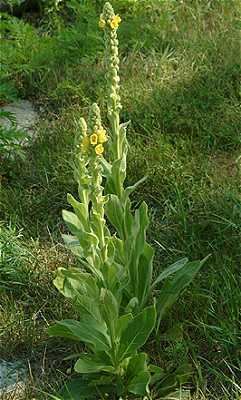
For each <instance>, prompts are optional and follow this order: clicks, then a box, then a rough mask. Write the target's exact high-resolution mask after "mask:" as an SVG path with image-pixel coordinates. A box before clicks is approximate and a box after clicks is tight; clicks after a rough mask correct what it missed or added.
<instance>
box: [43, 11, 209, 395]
mask: <svg viewBox="0 0 241 400" xmlns="http://www.w3.org/2000/svg"><path fill="white" fill-rule="evenodd" d="M120 22H121V18H120V17H119V15H116V14H115V13H114V10H113V8H112V6H111V5H110V3H106V4H105V5H104V8H103V12H102V14H101V16H100V20H99V27H100V28H101V29H102V30H103V31H104V37H105V45H106V49H105V61H106V83H107V110H108V119H109V128H108V129H106V128H105V127H104V126H103V123H102V120H101V113H100V109H99V107H98V105H97V104H93V105H92V107H91V109H90V112H89V118H88V121H87V122H86V121H85V119H83V118H81V119H80V133H79V134H78V135H77V137H76V157H75V167H74V174H75V179H76V181H77V184H78V194H79V200H76V199H75V198H74V197H73V196H72V195H70V194H69V195H68V202H69V204H70V205H71V206H72V208H73V211H63V219H64V221H65V222H66V224H67V226H68V228H69V230H70V231H71V235H63V237H64V240H65V243H66V246H67V247H68V248H69V249H70V250H71V251H72V252H73V253H74V254H75V256H76V257H77V258H78V259H79V261H80V267H79V268H77V267H76V268H73V267H72V268H68V269H65V268H59V269H58V273H57V276H56V278H55V280H54V284H55V286H56V287H57V289H58V290H59V291H60V292H61V293H62V294H63V295H64V296H65V297H66V298H69V299H70V300H71V301H72V303H73V305H74V307H75V309H76V311H77V313H78V315H79V319H78V320H64V321H60V322H57V323H56V324H55V325H53V326H51V327H50V328H49V333H50V335H52V336H61V337H65V338H68V339H72V340H74V341H76V342H79V343H83V344H85V348H84V350H83V351H82V352H80V354H78V355H77V356H76V357H77V361H76V363H75V365H74V370H75V372H77V373H79V374H81V381H79V385H80V386H78V391H79V396H80V397H79V398H80V399H87V398H92V397H88V396H91V395H92V392H94V391H95V388H96V387H98V393H100V392H101V390H103V391H104V392H108V393H111V394H112V395H116V396H123V395H126V394H127V393H132V394H134V395H141V396H143V395H147V396H148V395H149V394H150V387H152V386H154V387H155V390H156V391H157V393H158V395H159V396H162V395H163V396H164V395H166V394H168V393H170V392H172V391H173V390H175V388H176V387H177V386H178V385H179V386H180V384H181V383H182V382H183V376H185V377H186V373H185V371H184V370H183V371H182V370H181V369H180V368H176V371H174V374H173V373H167V374H164V372H163V371H162V370H161V369H160V368H158V366H154V365H151V364H150V363H148V356H147V354H146V353H144V352H142V351H140V349H141V347H142V346H143V345H144V344H145V343H146V341H147V340H148V338H149V336H150V334H151V332H152V331H153V330H154V329H155V330H156V332H157V331H158V329H159V326H160V322H161V320H162V318H163V316H164V315H166V312H167V311H168V310H169V308H170V307H171V306H172V305H173V303H174V302H175V301H176V299H177V297H178V295H179V294H180V292H181V291H182V290H183V289H184V288H185V287H186V286H187V285H188V284H189V283H190V282H191V281H192V279H193V278H194V276H195V275H196V274H197V272H198V271H199V269H200V268H201V266H202V264H203V262H204V260H203V261H201V262H199V261H196V262H188V260H187V259H186V258H184V259H181V260H179V261H177V262H176V263H174V264H173V265H171V266H169V267H168V268H167V269H165V270H164V271H162V272H161V273H160V274H159V275H158V276H157V278H156V279H155V280H153V271H152V264H153V257H154V250H153V248H152V246H151V245H150V244H148V243H147V241H146V231H147V228H148V225H149V218H148V207H147V204H146V203H145V202H143V203H142V204H141V205H140V207H139V208H137V209H135V210H134V211H133V208H132V204H131V200H130V195H131V193H132V192H133V191H134V190H135V189H136V187H137V186H138V185H139V184H141V183H142V182H143V180H144V179H142V180H140V181H139V182H137V183H136V184H134V185H133V186H129V187H125V184H124V183H125V178H126V158H127V151H128V142H127V138H126V129H127V124H123V123H120V111H121V98H120V78H119V56H118V39H117V29H118V27H119V24H120ZM106 154H107V156H106ZM167 278H168V279H167ZM160 285H161V286H160ZM175 372H176V373H175ZM75 387H76V386H75ZM81 396H82V397H81Z"/></svg>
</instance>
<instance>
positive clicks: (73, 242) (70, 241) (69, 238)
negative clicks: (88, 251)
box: [62, 234, 84, 258]
mask: <svg viewBox="0 0 241 400" xmlns="http://www.w3.org/2000/svg"><path fill="white" fill-rule="evenodd" d="M62 238H63V240H64V243H65V245H66V247H67V248H68V249H69V250H70V251H72V253H73V254H74V255H75V256H77V257H79V258H83V257H84V251H83V248H82V247H81V246H80V243H79V240H78V238H77V236H73V235H64V234H63V235H62Z"/></svg>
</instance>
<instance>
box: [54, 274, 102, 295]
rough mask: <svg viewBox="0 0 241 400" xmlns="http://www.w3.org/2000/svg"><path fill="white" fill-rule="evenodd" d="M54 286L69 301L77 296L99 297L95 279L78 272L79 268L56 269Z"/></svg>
mask: <svg viewBox="0 0 241 400" xmlns="http://www.w3.org/2000/svg"><path fill="white" fill-rule="evenodd" d="M54 285H55V287H56V288H57V289H58V290H59V291H60V293H62V294H63V295H64V296H65V297H68V298H71V299H74V298H75V297H76V296H78V295H88V296H89V297H93V298H96V297H98V295H99V288H98V286H97V283H96V279H95V277H94V276H93V275H90V274H89V273H87V272H83V271H80V269H79V268H68V269H66V268H58V271H57V275H56V278H55V279H54Z"/></svg>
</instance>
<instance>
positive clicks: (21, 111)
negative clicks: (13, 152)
mask: <svg viewBox="0 0 241 400" xmlns="http://www.w3.org/2000/svg"><path fill="white" fill-rule="evenodd" d="M1 109H2V110H4V111H7V112H10V113H12V114H13V115H14V116H15V118H16V128H17V129H19V130H23V131H25V132H26V133H27V134H28V138H27V140H25V141H24V143H23V144H25V145H26V144H27V143H28V142H29V140H31V139H33V138H34V134H35V130H34V125H35V124H36V122H37V121H38V113H37V112H36V111H35V110H34V107H33V104H32V103H31V102H30V101H28V100H19V101H17V102H14V103H11V104H8V105H6V106H3V107H1ZM1 123H2V124H3V126H5V127H6V128H10V127H11V122H10V121H9V120H8V119H7V118H3V119H1Z"/></svg>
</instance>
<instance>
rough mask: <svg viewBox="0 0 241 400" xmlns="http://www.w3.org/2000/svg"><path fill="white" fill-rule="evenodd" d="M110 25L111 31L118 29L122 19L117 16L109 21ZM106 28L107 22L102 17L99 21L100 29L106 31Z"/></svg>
mask: <svg viewBox="0 0 241 400" xmlns="http://www.w3.org/2000/svg"><path fill="white" fill-rule="evenodd" d="M107 22H108V24H109V25H110V27H111V29H115V30H116V29H118V28H119V25H120V23H121V17H120V16H119V15H118V14H117V15H114V16H113V17H112V18H111V19H109V20H108V21H107ZM105 26H106V20H105V19H104V17H103V15H101V16H100V20H99V27H100V28H101V29H104V28H105Z"/></svg>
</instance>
